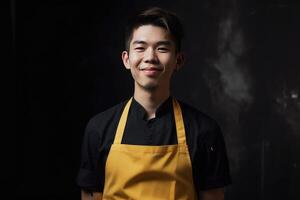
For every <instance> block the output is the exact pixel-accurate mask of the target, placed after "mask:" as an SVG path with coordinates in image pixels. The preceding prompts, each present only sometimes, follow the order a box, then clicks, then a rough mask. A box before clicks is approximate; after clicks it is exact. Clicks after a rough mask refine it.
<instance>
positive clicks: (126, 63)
mask: <svg viewBox="0 0 300 200" xmlns="http://www.w3.org/2000/svg"><path fill="white" fill-rule="evenodd" d="M122 60H123V64H124V66H125V67H126V69H130V65H129V53H128V52H127V51H123V52H122Z"/></svg>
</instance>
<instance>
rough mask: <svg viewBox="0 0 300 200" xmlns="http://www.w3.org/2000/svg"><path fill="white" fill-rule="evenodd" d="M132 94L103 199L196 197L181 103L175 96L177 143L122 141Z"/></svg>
mask: <svg viewBox="0 0 300 200" xmlns="http://www.w3.org/2000/svg"><path fill="white" fill-rule="evenodd" d="M131 101H132V98H131V99H130V100H129V101H128V103H127V105H126V106H125V108H124V111H123V113H122V116H121V119H120V121H119V124H118V128H117V131H116V136H115V139H114V143H113V144H112V146H111V149H110V152H109V154H108V157H107V161H106V166H105V184H104V191H103V199H104V200H113V199H116V200H120V199H132V200H175V199H176V200H193V199H197V197H196V192H195V189H194V184H193V175H192V165H191V160H190V156H189V151H188V147H187V144H186V138H185V129H184V123H183V118H182V112H181V108H180V105H179V103H178V102H177V101H176V100H175V99H173V109H174V118H175V123H176V132H177V140H178V144H175V145H163V146H142V145H129V144H121V141H122V137H123V133H124V129H125V125H126V120H127V116H128V111H129V107H130V105H131Z"/></svg>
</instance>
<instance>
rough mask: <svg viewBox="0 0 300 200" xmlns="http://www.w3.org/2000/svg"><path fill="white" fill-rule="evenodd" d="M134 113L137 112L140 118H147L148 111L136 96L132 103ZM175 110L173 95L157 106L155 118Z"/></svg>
mask: <svg viewBox="0 0 300 200" xmlns="http://www.w3.org/2000/svg"><path fill="white" fill-rule="evenodd" d="M131 109H132V111H133V112H132V113H136V114H137V116H138V118H141V119H144V120H145V119H146V118H147V112H146V110H145V108H144V107H143V106H142V105H141V104H140V103H139V102H137V101H136V100H135V99H134V98H132V104H131ZM172 110H173V104H172V97H171V96H169V97H168V98H167V99H166V100H165V101H164V102H163V103H162V104H160V106H159V107H158V108H157V110H156V112H155V118H157V117H160V116H162V115H164V114H166V113H169V112H172Z"/></svg>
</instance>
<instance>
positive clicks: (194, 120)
mask: <svg viewBox="0 0 300 200" xmlns="http://www.w3.org/2000/svg"><path fill="white" fill-rule="evenodd" d="M177 101H178V102H179V105H180V107H181V110H182V115H183V118H184V121H185V123H189V125H190V126H198V127H199V128H200V129H201V130H202V131H215V130H218V129H220V127H219V124H218V122H217V121H216V120H215V119H214V118H213V117H211V116H210V115H209V114H207V113H204V112H203V111H201V110H200V109H198V108H196V107H195V106H192V105H190V104H188V103H186V102H183V101H181V100H177Z"/></svg>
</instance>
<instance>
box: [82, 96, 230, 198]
mask: <svg viewBox="0 0 300 200" xmlns="http://www.w3.org/2000/svg"><path fill="white" fill-rule="evenodd" d="M126 103H127V101H126V102H123V103H120V104H118V105H116V106H114V107H112V108H110V109H108V110H106V111H104V112H101V113H99V114H98V115H96V116H94V117H93V118H92V119H91V120H90V121H89V123H88V125H87V127H86V131H85V136H84V140H83V144H82V155H81V166H80V170H79V173H78V176H77V184H78V186H79V187H81V188H82V189H85V190H89V191H98V192H103V188H104V178H105V163H106V159H107V155H108V153H109V150H110V147H111V145H112V143H113V141H114V137H115V133H116V129H117V126H118V123H119V120H120V117H121V114H122V111H123V109H124V107H125V105H126ZM179 104H180V107H181V109H182V115H183V121H184V125H185V132H186V141H187V145H188V149H189V153H190V157H191V161H192V168H193V179H194V185H195V188H196V191H197V192H198V191H200V190H207V189H212V188H218V187H224V186H226V185H228V184H230V183H231V178H230V173H229V167H228V160H227V155H226V148H225V143H224V139H223V135H222V132H221V130H220V128H219V126H218V124H217V123H216V121H215V120H213V119H212V118H210V117H209V116H207V115H206V114H204V113H202V112H200V111H198V110H197V109H195V108H193V107H191V106H189V105H187V104H185V103H183V102H180V101H179ZM146 116H147V115H146V111H145V109H144V108H143V107H142V106H141V105H140V104H139V103H138V102H137V101H136V100H135V99H134V98H133V100H132V104H131V107H130V109H129V113H128V119H127V123H126V127H125V130H124V134H123V139H122V143H123V144H135V145H156V146H157V145H171V144H177V134H176V127H175V121H174V114H173V106H172V97H169V98H168V99H167V100H166V101H165V102H163V103H162V104H161V105H160V107H159V108H158V109H157V111H156V115H155V118H152V119H150V120H147V118H146Z"/></svg>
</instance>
